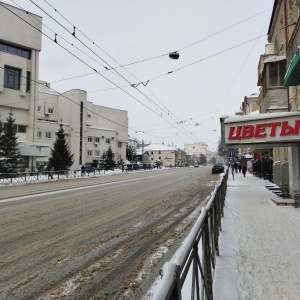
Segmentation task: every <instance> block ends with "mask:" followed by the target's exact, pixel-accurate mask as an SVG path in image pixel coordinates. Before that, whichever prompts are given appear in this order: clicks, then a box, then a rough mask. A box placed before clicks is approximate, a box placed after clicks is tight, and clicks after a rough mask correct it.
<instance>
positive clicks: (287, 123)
mask: <svg viewBox="0 0 300 300" xmlns="http://www.w3.org/2000/svg"><path fill="white" fill-rule="evenodd" d="M224 130H225V144H228V145H230V144H281V143H283V144H286V143H296V142H299V143H300V136H299V130H300V113H296V112H295V113H274V114H272V113H269V114H258V115H255V116H253V115H251V116H250V115H246V116H235V117H229V118H227V119H226V120H225V122H224Z"/></svg>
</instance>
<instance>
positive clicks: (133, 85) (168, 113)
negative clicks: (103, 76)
mask: <svg viewBox="0 0 300 300" xmlns="http://www.w3.org/2000/svg"><path fill="white" fill-rule="evenodd" d="M30 1H31V2H32V3H34V2H33V1H32V0H30ZM44 2H46V3H47V4H48V5H49V6H50V7H51V8H52V9H54V10H55V11H56V12H57V13H58V14H59V15H60V16H61V17H62V18H63V19H64V20H66V21H67V22H68V23H69V24H70V25H71V26H73V28H74V32H75V28H76V31H79V32H80V33H81V34H82V35H83V36H85V37H86V38H87V39H88V40H89V41H90V42H92V43H93V45H95V46H96V47H98V48H99V49H100V50H101V51H102V52H104V53H105V54H106V55H107V56H108V57H109V58H111V59H112V60H113V61H115V62H116V63H117V64H119V65H120V67H122V68H123V69H124V70H125V71H127V72H128V73H129V74H130V75H131V76H133V77H134V78H135V79H137V80H139V79H138V78H137V77H136V76H135V75H134V74H132V73H131V72H130V71H128V70H127V69H126V68H125V67H124V66H121V64H120V63H119V62H118V61H116V60H115V59H114V58H113V57H112V56H111V55H110V54H109V53H107V52H106V51H105V50H104V49H102V48H101V47H99V46H98V45H97V44H96V43H95V42H93V41H92V40H91V39H90V38H89V37H88V36H87V35H85V34H84V33H83V32H82V31H81V30H80V29H78V28H77V27H76V26H75V25H74V24H73V23H71V22H70V21H69V20H68V19H67V18H65V17H64V16H63V15H62V14H61V13H60V12H58V10H57V9H55V8H54V7H53V6H52V5H51V4H49V3H48V2H47V1H45V0H44ZM56 22H57V21H56ZM63 28H65V27H63ZM68 32H69V31H68ZM69 33H70V32H69ZM73 35H74V34H73ZM74 36H75V35H74ZM106 64H107V65H109V64H108V63H107V62H106ZM109 66H110V65H109ZM110 67H111V66H110ZM113 69H114V68H113V67H111V69H108V70H113ZM124 78H125V77H124ZM125 80H126V81H127V82H128V83H130V85H131V86H132V87H134V88H136V89H137V90H138V91H139V92H140V93H141V94H142V95H143V96H144V97H145V98H147V99H148V100H149V101H150V102H151V103H152V104H153V105H154V106H157V107H158V108H159V109H160V110H161V111H162V112H163V113H164V114H166V115H168V116H169V117H170V118H171V119H173V121H175V122H176V123H177V120H176V119H174V117H173V116H172V115H170V111H169V110H167V111H166V110H165V109H164V108H162V107H160V106H159V105H158V104H157V103H155V102H154V101H153V100H152V99H150V98H149V97H148V96H147V95H146V94H144V93H143V92H142V91H140V90H139V89H138V85H139V84H136V85H135V84H132V83H131V82H129V81H128V80H127V79H125ZM141 84H143V85H144V86H147V81H146V82H145V83H144V82H141ZM147 89H148V90H149V91H150V92H151V93H152V95H153V96H155V95H154V93H153V92H152V91H151V90H150V89H149V88H148V87H147ZM155 97H156V99H157V100H158V101H159V102H160V103H161V104H162V102H161V101H160V100H159V99H158V97H157V96H155ZM181 127H183V126H181ZM183 128H184V127H183ZM184 129H185V128H184Z"/></svg>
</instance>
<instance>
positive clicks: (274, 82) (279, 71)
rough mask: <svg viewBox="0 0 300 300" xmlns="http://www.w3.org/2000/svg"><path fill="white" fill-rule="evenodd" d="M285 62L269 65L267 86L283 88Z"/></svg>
mask: <svg viewBox="0 0 300 300" xmlns="http://www.w3.org/2000/svg"><path fill="white" fill-rule="evenodd" d="M284 75H285V60H284V61H279V62H276V63H270V64H269V84H270V87H273V86H284V83H283V80H284Z"/></svg>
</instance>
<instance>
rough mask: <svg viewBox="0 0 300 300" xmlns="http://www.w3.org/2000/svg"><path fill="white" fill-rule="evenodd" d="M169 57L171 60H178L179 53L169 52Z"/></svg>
mask: <svg viewBox="0 0 300 300" xmlns="http://www.w3.org/2000/svg"><path fill="white" fill-rule="evenodd" d="M169 57H170V58H171V59H178V58H179V53H178V52H176V51H175V52H170V53H169Z"/></svg>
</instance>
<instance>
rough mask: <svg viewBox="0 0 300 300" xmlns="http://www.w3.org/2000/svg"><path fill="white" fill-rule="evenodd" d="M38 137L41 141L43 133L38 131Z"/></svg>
mask: <svg viewBox="0 0 300 300" xmlns="http://www.w3.org/2000/svg"><path fill="white" fill-rule="evenodd" d="M36 137H37V138H38V139H41V138H42V132H41V131H37V132H36Z"/></svg>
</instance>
